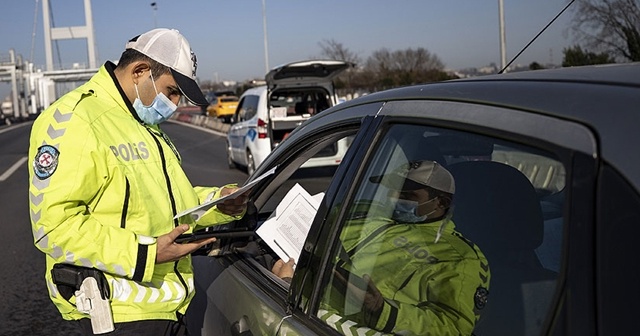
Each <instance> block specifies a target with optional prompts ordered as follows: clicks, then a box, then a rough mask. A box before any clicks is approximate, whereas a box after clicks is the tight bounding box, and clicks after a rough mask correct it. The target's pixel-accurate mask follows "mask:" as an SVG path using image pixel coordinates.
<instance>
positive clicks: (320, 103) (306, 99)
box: [269, 87, 331, 115]
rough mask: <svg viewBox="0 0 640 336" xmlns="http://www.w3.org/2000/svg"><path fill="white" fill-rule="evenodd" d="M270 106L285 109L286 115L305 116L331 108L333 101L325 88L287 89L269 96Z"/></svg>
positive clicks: (276, 91) (275, 91)
mask: <svg viewBox="0 0 640 336" xmlns="http://www.w3.org/2000/svg"><path fill="white" fill-rule="evenodd" d="M269 104H270V106H271V107H272V108H273V107H275V108H284V109H285V110H286V115H304V114H314V113H319V112H321V111H323V110H325V109H327V108H329V107H330V106H331V99H330V98H329V94H328V92H327V91H326V90H325V89H323V88H319V87H318V88H313V87H310V88H294V89H289V88H287V89H279V90H274V91H273V92H272V93H271V95H270V96H269ZM310 111H312V112H310Z"/></svg>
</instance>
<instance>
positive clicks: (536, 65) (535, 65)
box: [529, 62, 544, 70]
mask: <svg viewBox="0 0 640 336" xmlns="http://www.w3.org/2000/svg"><path fill="white" fill-rule="evenodd" d="M540 69H544V67H543V66H542V65H541V64H540V63H538V62H531V64H529V70H540Z"/></svg>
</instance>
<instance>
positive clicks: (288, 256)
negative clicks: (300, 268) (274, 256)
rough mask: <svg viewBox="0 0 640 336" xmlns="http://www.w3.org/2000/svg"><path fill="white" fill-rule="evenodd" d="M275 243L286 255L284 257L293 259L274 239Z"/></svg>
mask: <svg viewBox="0 0 640 336" xmlns="http://www.w3.org/2000/svg"><path fill="white" fill-rule="evenodd" d="M273 242H274V243H275V244H276V246H277V247H278V248H279V249H280V250H281V251H282V252H283V253H284V255H286V256H287V258H289V259H291V256H290V255H289V253H287V251H285V250H284V249H283V248H282V246H280V244H278V242H277V241H276V240H275V239H274V240H273Z"/></svg>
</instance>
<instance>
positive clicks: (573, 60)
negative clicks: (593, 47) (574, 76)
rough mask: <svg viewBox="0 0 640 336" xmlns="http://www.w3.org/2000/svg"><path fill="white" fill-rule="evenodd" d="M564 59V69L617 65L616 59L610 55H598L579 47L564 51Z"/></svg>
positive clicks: (604, 53)
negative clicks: (582, 66)
mask: <svg viewBox="0 0 640 336" xmlns="http://www.w3.org/2000/svg"><path fill="white" fill-rule="evenodd" d="M562 53H563V54H564V58H563V60H562V66H563V67H570V66H580V65H591V64H607V63H615V62H616V61H615V59H614V58H613V57H612V56H610V55H609V54H608V53H606V52H603V53H599V54H596V53H594V52H590V51H587V50H582V48H581V47H580V46H578V45H576V46H573V47H571V48H565V49H563V50H562Z"/></svg>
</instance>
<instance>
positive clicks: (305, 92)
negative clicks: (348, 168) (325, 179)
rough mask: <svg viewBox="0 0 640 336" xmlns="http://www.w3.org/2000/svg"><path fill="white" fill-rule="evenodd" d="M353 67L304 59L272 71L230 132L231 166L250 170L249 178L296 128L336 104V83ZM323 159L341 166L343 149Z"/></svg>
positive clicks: (247, 97) (245, 99)
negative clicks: (334, 80) (336, 78)
mask: <svg viewBox="0 0 640 336" xmlns="http://www.w3.org/2000/svg"><path fill="white" fill-rule="evenodd" d="M353 65H354V64H352V63H349V62H344V61H334V60H305V61H298V62H292V63H288V64H284V65H281V66H277V67H275V68H273V69H272V70H271V71H269V73H267V75H266V76H265V80H266V85H262V86H258V87H255V88H251V89H248V90H247V91H245V92H244V93H243V94H242V95H241V96H240V102H239V104H238V108H237V109H236V113H235V115H234V117H233V119H232V125H231V127H230V128H229V132H228V133H227V158H228V163H229V167H231V168H234V167H236V166H243V167H246V169H247V172H248V173H249V174H251V173H253V171H254V170H255V168H256V167H257V166H259V165H260V164H261V163H262V161H264V159H265V158H266V157H267V155H269V153H271V151H272V150H273V149H274V148H275V147H276V146H278V144H280V142H282V141H283V140H284V139H285V138H286V137H287V136H288V135H289V134H290V133H291V131H292V130H293V129H295V128H296V127H297V126H299V125H300V124H302V123H303V122H304V121H305V120H307V119H309V118H310V117H311V116H313V115H314V114H316V113H319V112H321V111H323V110H325V109H327V108H329V107H331V106H333V105H335V104H336V103H337V97H336V94H335V91H334V87H333V79H334V78H335V77H336V76H337V75H339V74H340V73H342V72H343V71H345V70H347V69H348V68H350V67H352V66H353ZM343 145H344V143H343V144H342V146H343ZM333 153H334V154H332V155H329V156H325V157H324V158H323V160H332V161H334V162H336V161H337V162H339V161H340V160H341V156H340V148H338V147H337V145H336V147H334V148H333Z"/></svg>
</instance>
